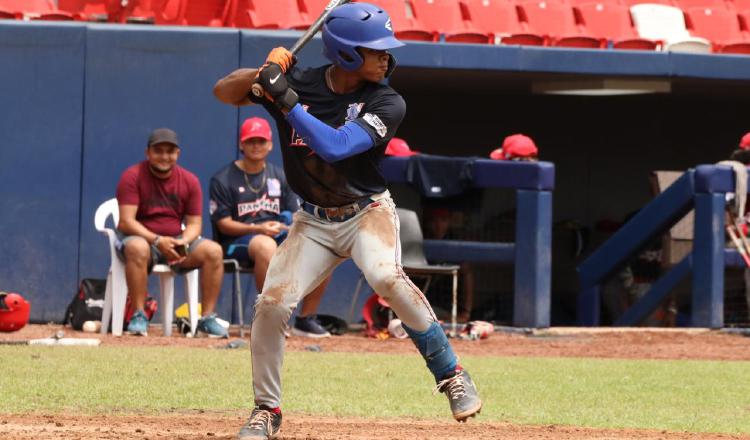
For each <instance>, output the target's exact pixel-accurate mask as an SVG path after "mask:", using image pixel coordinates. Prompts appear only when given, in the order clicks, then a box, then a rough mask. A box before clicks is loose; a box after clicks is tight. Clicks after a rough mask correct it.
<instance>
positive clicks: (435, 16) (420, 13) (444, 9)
mask: <svg viewBox="0 0 750 440" xmlns="http://www.w3.org/2000/svg"><path fill="white" fill-rule="evenodd" d="M411 6H412V11H413V12H414V17H415V18H416V19H417V20H419V22H420V23H422V24H423V25H424V26H425V27H426V28H427V29H429V30H432V31H435V32H438V33H441V34H444V35H445V41H449V42H462V43H480V44H487V43H492V42H493V40H494V36H493V35H490V34H485V33H482V32H481V31H479V30H478V29H476V28H475V27H474V26H472V24H471V22H467V21H466V20H465V19H464V16H463V14H462V11H461V7H460V5H459V2H458V0H411Z"/></svg>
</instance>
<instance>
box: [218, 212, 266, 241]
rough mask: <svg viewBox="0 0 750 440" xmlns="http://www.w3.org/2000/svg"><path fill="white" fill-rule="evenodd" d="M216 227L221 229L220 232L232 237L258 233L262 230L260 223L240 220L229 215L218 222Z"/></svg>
mask: <svg viewBox="0 0 750 440" xmlns="http://www.w3.org/2000/svg"><path fill="white" fill-rule="evenodd" d="M216 227H217V228H218V229H219V232H221V233H222V234H224V235H228V236H230V237H241V236H243V235H247V234H257V233H259V232H260V226H258V225H255V224H252V223H242V222H238V221H237V220H232V219H231V218H229V217H227V218H225V219H221V220H220V221H219V222H217V223H216Z"/></svg>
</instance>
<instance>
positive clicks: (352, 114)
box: [346, 102, 365, 121]
mask: <svg viewBox="0 0 750 440" xmlns="http://www.w3.org/2000/svg"><path fill="white" fill-rule="evenodd" d="M364 106H365V103H364V102H355V103H353V104H349V107H348V108H347V109H346V120H347V121H353V120H355V119H357V118H358V117H359V112H361V111H362V107H364Z"/></svg>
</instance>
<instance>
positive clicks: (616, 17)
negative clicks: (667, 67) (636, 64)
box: [574, 3, 659, 50]
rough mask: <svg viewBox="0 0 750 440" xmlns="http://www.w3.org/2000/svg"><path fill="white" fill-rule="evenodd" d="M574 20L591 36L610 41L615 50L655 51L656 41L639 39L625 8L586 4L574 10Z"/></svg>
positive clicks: (622, 6) (657, 43) (604, 4)
mask: <svg viewBox="0 0 750 440" xmlns="http://www.w3.org/2000/svg"><path fill="white" fill-rule="evenodd" d="M574 11H575V14H576V19H577V20H578V22H579V23H581V24H583V25H584V26H585V27H586V30H587V31H588V32H589V34H591V36H594V37H597V38H606V39H608V40H612V47H614V48H615V49H634V50H656V49H657V48H658V47H659V42H658V41H652V40H647V39H645V38H640V37H639V36H638V33H637V32H636V31H635V28H634V27H633V22H632V20H631V18H630V11H629V9H628V7H627V6H624V5H620V4H612V3H609V4H607V3H588V4H582V5H579V6H577V7H576V8H574Z"/></svg>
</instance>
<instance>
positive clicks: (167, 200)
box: [117, 160, 203, 237]
mask: <svg viewBox="0 0 750 440" xmlns="http://www.w3.org/2000/svg"><path fill="white" fill-rule="evenodd" d="M202 197H203V194H202V192H201V185H200V181H199V180H198V177H196V176H195V174H193V173H191V172H190V171H188V170H186V169H185V168H182V167H181V166H179V165H175V166H174V168H172V174H171V175H170V176H169V178H168V179H159V178H158V177H156V176H154V175H153V174H151V171H149V167H148V161H145V160H144V161H143V162H141V163H138V164H135V165H133V166H131V167H130V168H128V169H126V170H125V171H124V172H123V173H122V176H121V177H120V182H119V183H118V184H117V203H119V204H120V205H137V206H138V212H137V213H136V215H135V219H136V220H138V221H139V222H140V223H141V224H143V226H145V227H146V228H148V230H149V231H151V232H153V233H155V234H159V235H166V236H171V237H176V236H178V235H180V234H181V233H182V221H183V218H184V217H185V216H186V215H201V205H202Z"/></svg>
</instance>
